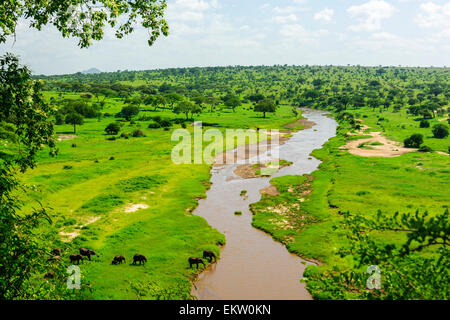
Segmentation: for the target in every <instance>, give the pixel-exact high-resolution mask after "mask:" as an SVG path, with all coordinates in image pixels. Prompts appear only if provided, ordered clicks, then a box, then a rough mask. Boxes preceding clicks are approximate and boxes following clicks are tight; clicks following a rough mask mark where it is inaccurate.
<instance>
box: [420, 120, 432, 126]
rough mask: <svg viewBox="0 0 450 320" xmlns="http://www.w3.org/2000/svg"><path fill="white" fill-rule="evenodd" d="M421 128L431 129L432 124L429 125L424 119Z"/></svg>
mask: <svg viewBox="0 0 450 320" xmlns="http://www.w3.org/2000/svg"><path fill="white" fill-rule="evenodd" d="M420 127H421V128H429V127H430V123H429V122H428V121H427V120H425V119H422V120H421V121H420Z"/></svg>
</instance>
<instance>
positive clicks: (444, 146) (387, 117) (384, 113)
mask: <svg viewBox="0 0 450 320" xmlns="http://www.w3.org/2000/svg"><path fill="white" fill-rule="evenodd" d="M349 111H350V112H351V113H353V114H354V115H355V116H356V117H357V118H359V119H361V120H362V121H363V124H365V125H368V126H369V127H370V128H371V131H381V132H383V134H384V135H385V136H387V137H388V138H390V139H393V140H395V141H399V142H403V140H405V139H406V138H408V137H410V136H411V135H412V134H414V133H420V134H422V135H423V137H424V142H423V144H424V145H427V146H429V147H431V148H432V149H433V150H437V151H443V152H448V150H449V149H448V148H449V147H450V139H448V138H446V139H436V138H434V137H433V133H432V128H433V126H434V125H436V124H438V123H446V122H442V121H439V119H440V117H437V118H434V119H430V120H428V121H429V123H430V127H429V128H420V120H421V119H422V118H421V117H418V116H413V115H411V114H409V113H408V112H406V109H402V110H400V111H399V112H392V108H390V109H375V110H373V109H372V108H368V107H365V108H361V109H358V110H349ZM380 119H382V120H380Z"/></svg>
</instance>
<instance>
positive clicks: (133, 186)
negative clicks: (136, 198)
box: [115, 175, 167, 192]
mask: <svg viewBox="0 0 450 320" xmlns="http://www.w3.org/2000/svg"><path fill="white" fill-rule="evenodd" d="M166 182H167V180H166V179H165V178H164V177H162V176H160V175H154V176H141V177H134V178H130V179H126V180H121V181H119V182H118V183H117V184H116V185H115V186H116V187H117V188H119V189H120V190H121V191H123V192H136V191H141V190H149V189H151V188H153V187H155V186H159V185H161V184H164V183H166Z"/></svg>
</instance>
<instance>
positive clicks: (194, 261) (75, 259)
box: [49, 248, 217, 269]
mask: <svg viewBox="0 0 450 320" xmlns="http://www.w3.org/2000/svg"><path fill="white" fill-rule="evenodd" d="M79 252H80V253H79V254H71V255H70V257H69V259H70V262H71V263H76V264H77V265H78V264H80V261H83V259H84V258H87V259H88V260H89V261H91V257H92V256H97V257H98V256H99V255H98V254H97V253H95V251H94V250H90V249H86V248H81V249H80V250H79ZM51 254H52V257H51V258H49V260H53V261H55V260H57V261H60V260H61V255H62V250H61V249H53V250H52V251H51ZM203 259H208V262H209V263H211V262H212V261H213V260H214V262H216V261H217V258H216V255H215V253H214V252H212V251H210V250H205V251H203ZM203 259H201V258H193V257H190V258H189V259H188V262H189V268H192V266H193V265H196V267H197V269H198V265H199V264H203V266H204V267H205V263H204V261H203ZM125 262H126V259H125V257H124V256H115V257H114V258H113V261H112V263H111V264H113V265H118V264H122V263H125ZM146 262H147V258H146V257H145V256H143V255H142V254H135V255H134V256H133V263H132V264H133V265H137V264H138V263H139V265H141V264H145V263H146Z"/></svg>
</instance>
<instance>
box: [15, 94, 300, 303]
mask: <svg viewBox="0 0 450 320" xmlns="http://www.w3.org/2000/svg"><path fill="white" fill-rule="evenodd" d="M45 96H46V98H47V99H50V97H52V96H53V97H55V98H57V94H56V93H55V92H45ZM63 96H64V97H65V98H78V97H79V94H64V95H63ZM94 100H95V99H93V100H92V101H94ZM122 106H123V101H122V100H121V99H109V98H108V99H106V105H105V107H104V109H103V110H102V112H103V113H104V112H108V113H110V114H115V113H117V112H119V111H120V109H121V108H122ZM245 109H247V106H244V107H243V108H238V109H237V111H236V113H233V112H231V111H229V110H222V111H217V112H213V113H211V114H209V113H207V112H205V113H203V114H201V115H200V116H198V117H196V119H195V120H196V121H204V122H207V123H211V124H216V126H217V128H218V129H219V130H221V131H224V130H225V129H226V128H243V129H245V128H255V127H260V128H275V129H280V128H282V127H283V125H284V124H287V123H289V122H292V121H294V120H296V117H295V116H294V114H293V113H292V111H291V107H290V106H281V107H280V108H279V109H278V111H277V113H276V114H275V115H270V116H269V117H268V118H266V119H264V118H262V117H261V116H260V115H259V114H256V113H254V112H253V111H249V110H245ZM140 116H152V117H153V116H161V117H162V118H181V117H182V116H181V115H178V116H177V115H175V114H173V113H171V112H169V111H167V110H159V111H156V112H141V113H140V114H139V115H138V117H136V119H135V122H136V123H135V124H132V125H131V124H130V123H128V122H122V128H121V133H131V132H132V131H134V130H136V129H141V130H142V131H143V132H144V134H145V137H140V138H132V137H130V138H129V139H124V138H119V136H120V133H119V135H117V139H116V140H114V141H110V140H107V138H108V137H110V136H107V135H106V133H105V132H104V129H105V127H106V126H107V125H108V124H109V123H111V122H114V121H117V120H118V119H116V118H114V117H106V118H105V117H103V118H101V119H100V120H98V119H85V124H84V125H82V126H78V127H77V136H76V137H75V138H73V139H70V140H65V141H60V142H57V148H58V149H59V153H58V156H57V157H56V158H52V157H50V156H49V155H48V150H44V151H42V152H41V153H40V154H39V155H38V165H37V167H36V168H35V169H33V170H30V171H28V172H27V173H25V174H24V175H23V177H22V179H23V181H24V183H26V185H27V186H28V187H29V192H28V193H27V196H26V198H25V199H24V201H25V207H24V209H25V210H27V209H30V208H32V207H33V206H35V205H36V203H35V201H36V200H37V201H40V202H41V203H42V205H44V206H46V207H49V208H50V214H51V218H52V221H53V223H52V224H51V225H43V226H42V227H41V230H40V231H41V232H42V234H43V235H44V234H45V235H46V234H48V232H49V233H50V239H48V238H46V239H45V241H50V243H51V245H52V246H53V247H61V248H63V249H65V255H64V257H63V260H64V261H65V263H68V255H69V254H71V253H77V251H78V248H80V247H86V248H90V249H93V250H95V251H96V252H97V253H98V254H99V255H100V257H99V258H95V261H92V262H85V263H84V264H82V265H81V270H82V274H83V283H85V284H89V286H90V288H91V289H92V290H91V291H90V290H82V294H81V296H80V298H83V299H157V298H161V296H163V297H165V298H171V299H181V298H189V294H190V289H191V285H190V280H191V279H192V278H193V277H195V276H196V273H197V270H196V269H189V264H188V262H187V259H188V257H191V256H201V254H202V251H203V250H206V249H208V250H212V251H214V252H215V253H216V254H217V255H218V256H219V251H220V245H222V244H224V243H225V238H224V236H223V235H222V234H220V233H219V232H218V231H217V230H215V229H213V228H211V227H210V226H209V225H208V224H207V222H206V221H205V220H204V219H203V218H201V217H197V216H194V215H192V213H191V212H192V210H193V209H194V208H195V207H196V206H197V204H198V201H197V199H200V198H203V197H205V193H206V190H207V189H208V188H209V185H210V182H209V179H210V166H209V165H207V164H204V165H193V164H192V165H175V164H173V163H172V160H171V151H172V148H173V147H174V146H175V145H176V144H177V142H172V141H171V134H172V131H173V130H174V129H178V128H181V126H180V125H174V126H173V127H172V128H171V129H170V130H168V131H165V130H164V129H148V124H149V123H150V122H151V121H150V120H149V121H137V119H138V118H139V117H140ZM187 129H188V130H190V131H191V132H192V131H193V127H192V126H190V125H189V124H188V125H187ZM56 133H57V134H73V127H72V126H70V125H59V126H56ZM72 144H76V147H72ZM112 157H113V158H114V160H110V159H111V158H112ZM65 168H66V169H65ZM69 168H70V169H69ZM133 204H134V205H145V206H142V208H143V209H140V210H137V211H134V212H127V211H130V210H128V209H129V208H130V207H131V205H133ZM60 232H64V233H75V234H76V235H78V236H76V237H75V238H74V239H73V240H71V241H68V242H62V241H61V240H64V239H66V240H69V239H68V238H66V237H64V236H61V235H60V234H59V233H60ZM136 253H139V254H143V255H145V256H146V257H147V259H148V262H147V264H145V266H132V265H130V263H131V262H132V257H133V255H134V254H136ZM116 255H123V256H125V257H126V259H127V263H126V264H122V265H112V264H111V261H112V258H113V257H114V256H116ZM163 293H164V294H163Z"/></svg>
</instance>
